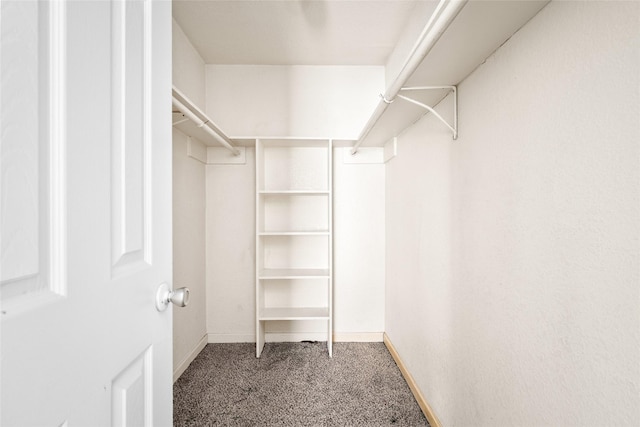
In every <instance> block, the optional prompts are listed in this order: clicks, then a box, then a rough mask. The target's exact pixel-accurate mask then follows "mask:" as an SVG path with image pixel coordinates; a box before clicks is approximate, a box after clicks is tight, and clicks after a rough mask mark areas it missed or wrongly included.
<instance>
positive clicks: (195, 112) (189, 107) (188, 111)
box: [172, 87, 240, 156]
mask: <svg viewBox="0 0 640 427" xmlns="http://www.w3.org/2000/svg"><path fill="white" fill-rule="evenodd" d="M172 103H173V106H174V107H176V108H177V109H178V111H180V112H181V113H182V114H184V115H185V116H186V117H188V118H189V119H190V120H191V121H193V122H194V123H195V125H196V126H197V127H199V128H201V129H202V130H204V131H205V132H206V133H207V134H209V135H210V136H211V137H212V138H213V139H214V140H215V141H217V142H218V143H219V144H221V145H222V146H223V147H225V148H226V149H228V150H229V151H231V152H232V153H233V155H234V156H239V155H240V150H238V149H237V148H236V147H234V146H233V142H232V141H231V140H230V139H229V137H227V136H226V135H225V134H224V133H223V132H222V131H221V130H220V129H219V128H218V127H217V126H216V125H215V124H213V123H212V122H211V121H210V120H209V118H208V117H207V116H206V115H205V114H204V113H203V112H202V111H200V110H199V109H198V107H196V106H195V105H194V104H193V103H192V102H191V101H189V99H188V98H187V97H186V96H184V95H183V94H182V93H181V92H180V91H179V90H177V89H176V88H175V87H174V88H173V89H172ZM180 122H182V121H179V122H175V123H174V125H175V124H178V123H180Z"/></svg>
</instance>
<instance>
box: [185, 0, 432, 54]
mask: <svg viewBox="0 0 640 427" xmlns="http://www.w3.org/2000/svg"><path fill="white" fill-rule="evenodd" d="M420 1H429V2H432V3H434V7H435V4H436V3H437V1H435V0H420ZM416 3H417V1H415V0H304V1H300V0H278V1H274V0H235V1H228V0H174V2H173V17H174V18H175V20H176V21H177V22H178V24H179V25H180V27H181V28H182V30H183V31H184V32H185V34H186V35H187V37H188V38H189V40H190V41H191V43H192V44H193V45H194V47H195V48H196V49H197V50H198V52H199V53H200V55H201V56H202V58H203V60H204V61H205V63H207V64H252V65H384V64H385V63H386V60H387V58H388V57H389V55H390V54H391V51H392V50H393V48H394V47H395V45H396V43H397V41H398V39H399V37H400V35H401V33H402V31H403V29H404V26H405V24H406V23H407V21H408V20H409V18H410V16H411V12H412V10H413V8H414V6H415V4H416Z"/></svg>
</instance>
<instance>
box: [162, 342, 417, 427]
mask: <svg viewBox="0 0 640 427" xmlns="http://www.w3.org/2000/svg"><path fill="white" fill-rule="evenodd" d="M173 390H174V392H173V396H174V397H173V400H174V425H175V426H217V425H223V426H387V425H394V426H428V425H429V424H428V422H427V420H426V418H425V417H424V415H423V414H422V412H421V411H420V407H419V406H418V404H417V402H416V401H415V399H414V397H413V395H412V394H411V391H410V390H409V386H408V385H407V383H406V382H405V381H404V378H403V377H402V375H401V373H400V370H399V369H398V367H397V366H396V364H395V362H394V360H393V358H392V357H391V355H390V354H389V351H388V350H387V349H386V347H385V345H384V344H383V343H335V344H334V348H333V358H331V359H330V358H329V356H328V354H327V350H326V343H324V342H322V343H306V342H302V343H267V344H266V345H265V348H264V350H263V352H262V355H261V357H260V358H259V359H256V357H255V345H254V344H208V345H207V346H206V347H205V348H204V350H203V351H202V352H201V353H200V354H199V355H198V357H197V358H196V359H195V360H194V361H193V362H192V363H191V365H190V366H189V368H188V369H187V370H186V371H185V372H184V374H182V376H181V377H180V379H178V381H176V383H175V384H174V388H173Z"/></svg>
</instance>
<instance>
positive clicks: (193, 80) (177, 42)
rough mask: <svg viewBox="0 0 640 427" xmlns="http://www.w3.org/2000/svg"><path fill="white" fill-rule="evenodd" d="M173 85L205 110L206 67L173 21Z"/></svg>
mask: <svg viewBox="0 0 640 427" xmlns="http://www.w3.org/2000/svg"><path fill="white" fill-rule="evenodd" d="M172 36H173V61H172V63H173V85H174V86H175V87H177V88H178V90H179V91H181V92H182V93H183V94H184V95H186V96H187V98H189V99H190V100H191V101H192V102H193V103H194V104H196V105H197V106H198V108H200V109H201V110H202V111H204V110H205V107H206V105H205V93H206V92H205V74H204V71H205V65H204V61H203V60H202V58H201V57H200V54H199V53H198V51H196V49H195V48H194V47H193V45H192V44H191V42H190V41H189V39H188V38H187V36H186V35H185V34H184V32H183V31H182V28H180V25H178V23H177V22H176V20H175V19H174V20H173V33H172Z"/></svg>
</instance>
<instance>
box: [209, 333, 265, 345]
mask: <svg viewBox="0 0 640 427" xmlns="http://www.w3.org/2000/svg"><path fill="white" fill-rule="evenodd" d="M207 339H208V342H209V343H211V344H222V343H236V342H242V343H244V342H253V343H254V342H256V336H255V335H253V334H208V338H207Z"/></svg>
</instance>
